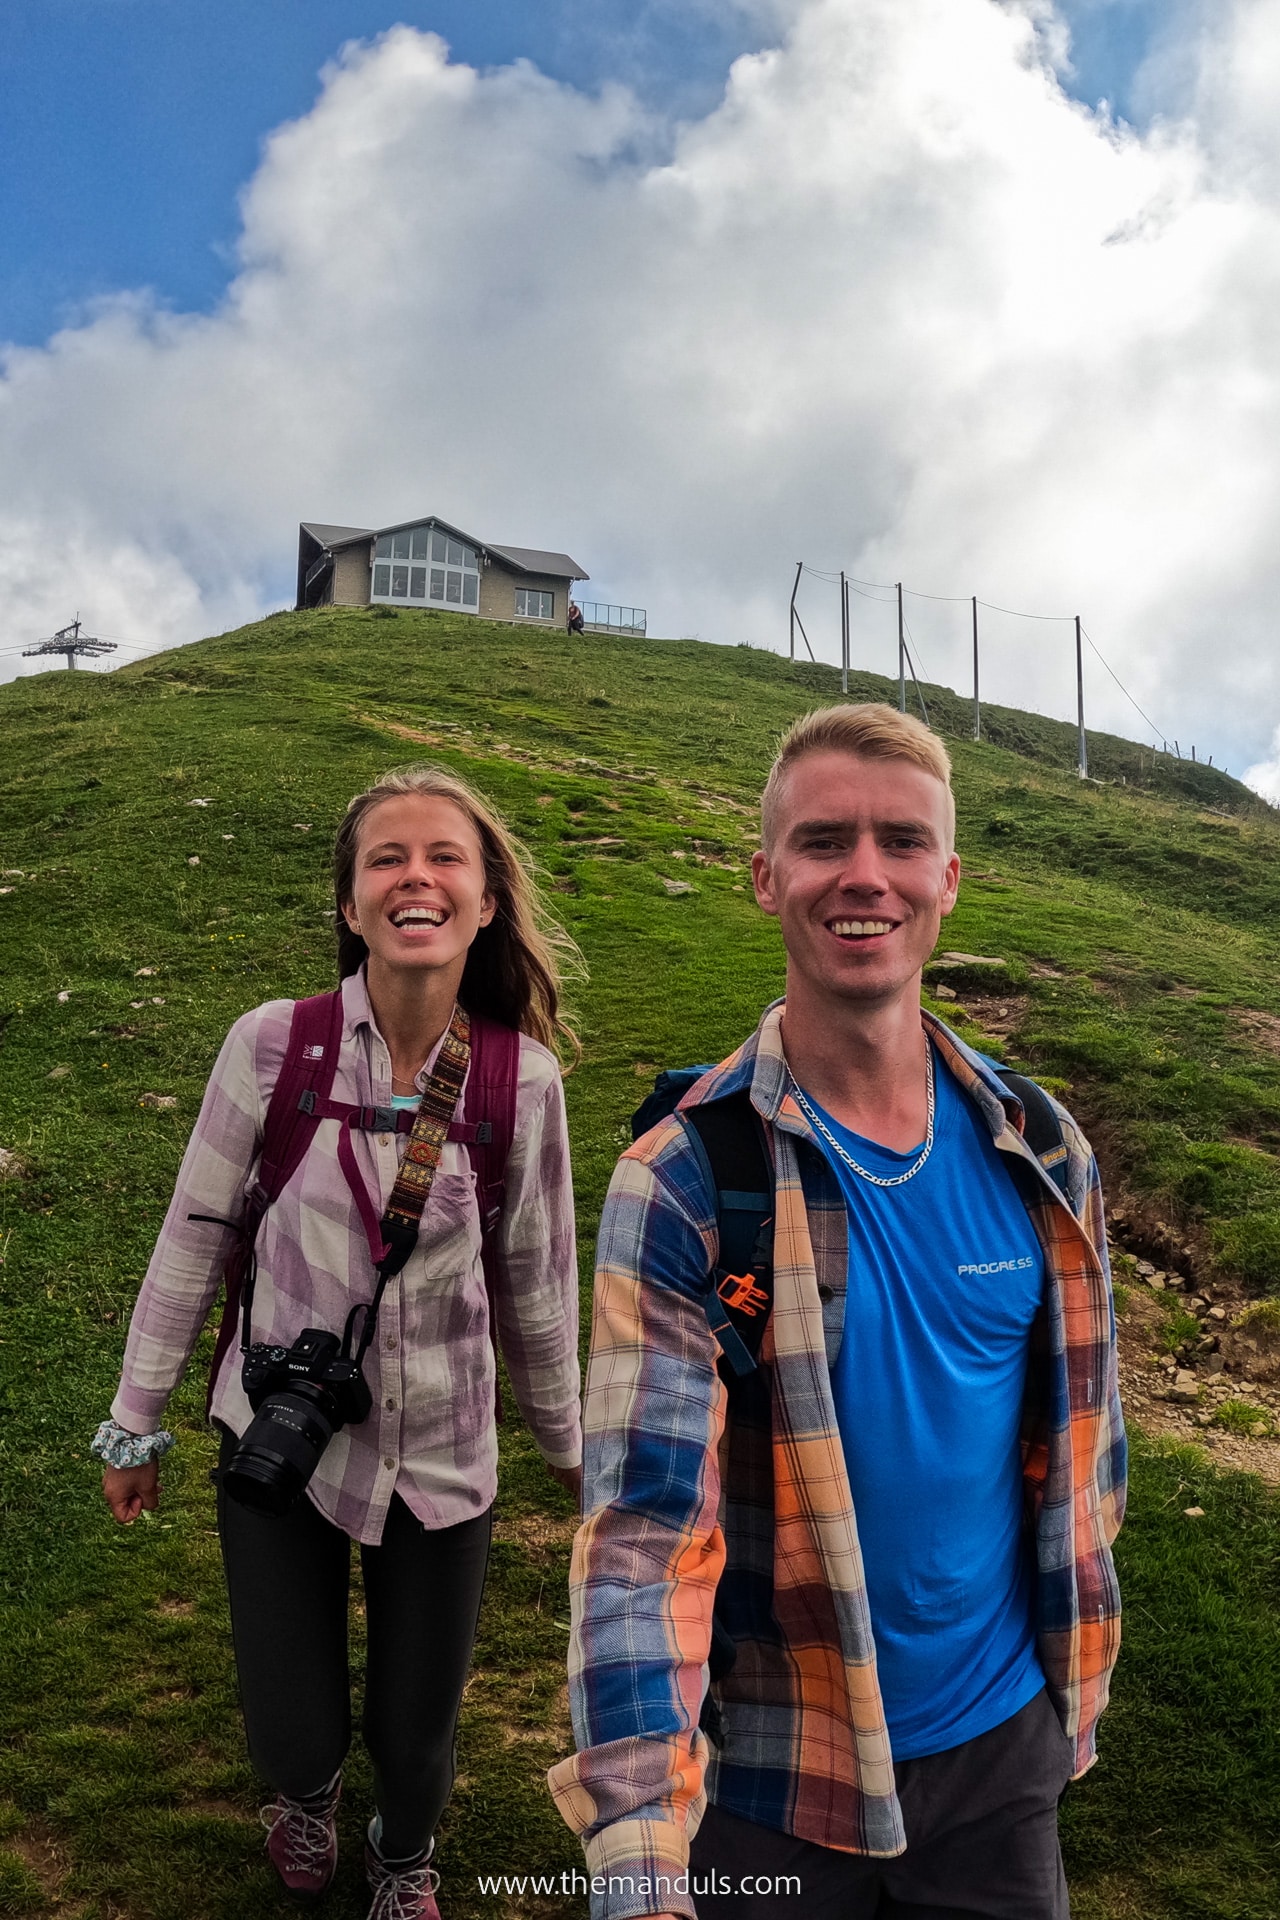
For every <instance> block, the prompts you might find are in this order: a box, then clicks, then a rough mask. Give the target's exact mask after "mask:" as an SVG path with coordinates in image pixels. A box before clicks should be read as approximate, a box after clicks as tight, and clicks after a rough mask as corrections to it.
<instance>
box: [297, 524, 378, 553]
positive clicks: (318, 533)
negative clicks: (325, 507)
mask: <svg viewBox="0 0 1280 1920" xmlns="http://www.w3.org/2000/svg"><path fill="white" fill-rule="evenodd" d="M301 527H302V531H303V533H309V534H310V535H311V538H312V539H313V540H318V541H319V542H320V545H321V546H322V547H346V546H350V544H351V542H352V541H353V540H370V539H372V538H373V535H374V533H375V531H376V529H375V528H373V527H331V526H328V525H326V523H325V522H324V521H323V520H304V521H302V522H301Z"/></svg>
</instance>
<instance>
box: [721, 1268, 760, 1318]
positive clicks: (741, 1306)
mask: <svg viewBox="0 0 1280 1920" xmlns="http://www.w3.org/2000/svg"><path fill="white" fill-rule="evenodd" d="M716 1292H717V1293H718V1294H719V1295H720V1298H721V1299H722V1300H723V1301H724V1304H725V1305H726V1307H736V1308H737V1309H738V1311H739V1312H740V1313H746V1314H750V1316H751V1318H752V1319H753V1320H754V1318H755V1316H756V1315H757V1313H759V1311H760V1309H761V1307H763V1306H767V1305H768V1301H769V1296H768V1294H767V1293H765V1292H764V1290H763V1288H761V1287H758V1286H757V1285H756V1283H755V1281H754V1279H753V1278H752V1276H751V1275H750V1274H749V1273H727V1274H726V1275H725V1277H724V1279H723V1280H722V1281H721V1282H720V1285H719V1286H718V1287H717V1288H716Z"/></svg>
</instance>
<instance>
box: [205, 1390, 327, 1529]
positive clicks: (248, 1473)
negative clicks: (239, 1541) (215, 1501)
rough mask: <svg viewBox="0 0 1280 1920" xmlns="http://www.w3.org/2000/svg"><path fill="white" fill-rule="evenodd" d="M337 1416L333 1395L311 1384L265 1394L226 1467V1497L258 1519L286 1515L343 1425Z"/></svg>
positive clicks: (224, 1476) (224, 1481) (223, 1479)
mask: <svg viewBox="0 0 1280 1920" xmlns="http://www.w3.org/2000/svg"><path fill="white" fill-rule="evenodd" d="M336 1414H337V1409H336V1407H335V1406H334V1404H333V1397H332V1395H331V1394H329V1393H328V1392H326V1390H325V1389H324V1387H322V1386H319V1385H317V1384H316V1382H314V1381H311V1380H301V1381H299V1382H298V1384H297V1385H296V1386H289V1387H282V1388H281V1389H280V1390H279V1392H277V1393H273V1394H270V1395H269V1396H268V1397H267V1399H265V1400H264V1401H263V1403H262V1405H261V1406H260V1407H259V1409H258V1411H257V1413H256V1414H255V1415H254V1417H253V1420H252V1421H251V1423H250V1425H249V1427H248V1429H247V1431H246V1433H245V1435H244V1438H243V1439H242V1440H241V1442H240V1444H239V1446H238V1447H237V1448H236V1450H235V1452H234V1453H233V1454H232V1456H231V1458H230V1460H229V1461H228V1462H227V1465H226V1468H225V1470H224V1472H223V1476H222V1483H223V1485H224V1486H225V1488H226V1490H227V1492H228V1493H229V1494H231V1495H232V1497H233V1498H234V1499H236V1500H238V1501H239V1502H240V1503H241V1505H242V1506H246V1507H254V1508H256V1509H257V1511H258V1512H259V1513H274V1514H281V1513H287V1512H288V1510H289V1508H290V1507H291V1506H292V1505H293V1503H294V1501H295V1500H296V1499H297V1498H298V1495H299V1494H300V1493H301V1492H302V1490H303V1488H304V1487H305V1486H306V1484H307V1482H308V1480H309V1479H310V1478H311V1476H312V1474H313V1473H314V1472H315V1467H316V1462H317V1460H319V1458H320V1455H321V1454H322V1453H323V1452H324V1450H325V1448H326V1447H327V1446H328V1444H329V1442H330V1440H331V1439H332V1438H333V1435H334V1432H335V1430H336V1429H337V1428H338V1427H339V1426H341V1425H342V1420H341V1417H340V1416H339V1417H337V1418H335V1415H336Z"/></svg>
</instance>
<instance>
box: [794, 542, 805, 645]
mask: <svg viewBox="0 0 1280 1920" xmlns="http://www.w3.org/2000/svg"><path fill="white" fill-rule="evenodd" d="M803 572H804V561H803V560H797V561H796V578H795V585H794V586H793V587H792V589H791V658H792V659H793V660H794V659H795V657H796V595H797V594H798V593H799V591H800V575H801V574H802V573H803Z"/></svg>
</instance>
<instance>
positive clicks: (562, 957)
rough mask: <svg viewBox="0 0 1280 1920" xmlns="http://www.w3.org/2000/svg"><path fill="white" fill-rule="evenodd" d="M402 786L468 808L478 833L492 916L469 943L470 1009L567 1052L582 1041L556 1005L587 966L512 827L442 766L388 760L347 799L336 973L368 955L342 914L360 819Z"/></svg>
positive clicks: (337, 851)
mask: <svg viewBox="0 0 1280 1920" xmlns="http://www.w3.org/2000/svg"><path fill="white" fill-rule="evenodd" d="M400 794H420V795H421V796H422V797H423V798H424V799H430V800H450V801H452V802H453V804H454V806H455V807H457V808H458V810H459V811H460V812H461V813H463V814H465V815H466V818H467V819H468V820H469V821H470V822H471V825H472V827H473V828H474V829H475V832H476V836H477V838H478V839H479V841H480V848H481V853H482V856H483V860H484V883H485V889H486V891H487V892H488V894H489V895H490V897H491V899H492V900H493V902H494V909H495V910H494V915H493V919H492V920H491V921H490V922H489V924H488V926H487V927H481V928H480V931H479V932H478V933H477V934H476V937H475V939H474V940H473V941H472V943H471V947H470V949H469V951H468V953H467V963H466V967H465V969H464V971H463V975H462V985H461V988H460V989H459V996H458V997H459V998H460V1000H461V1001H462V1004H463V1005H464V1006H465V1007H466V1009H467V1011H468V1012H469V1013H483V1014H487V1015H488V1016H489V1017H490V1019H493V1020H497V1021H500V1022H501V1023H502V1025H503V1026H508V1027H515V1028H516V1029H517V1030H518V1031H519V1032H520V1033H527V1034H529V1035H530V1036H531V1038H533V1039H534V1040H540V1041H541V1042H542V1044H543V1046H544V1047H553V1048H554V1047H555V1046H556V1045H557V1042H563V1043H567V1046H568V1048H569V1051H570V1053H571V1055H572V1056H573V1058H575V1059H576V1058H577V1056H578V1055H579V1054H580V1053H581V1051H582V1049H581V1046H580V1045H579V1042H578V1037H577V1035H576V1034H575V1033H574V1031H573V1029H572V1027H571V1026H569V1025H568V1023H567V1022H566V1021H565V1019H564V1018H563V1016H562V1014H561V1011H560V1000H561V993H562V990H563V986H564V980H565V976H566V975H567V974H574V975H576V976H578V977H580V978H584V977H585V975H586V964H585V962H584V960H583V958H582V953H581V951H580V949H579V947H578V945H577V942H576V941H575V940H574V939H573V938H572V936H571V935H570V934H568V933H566V931H565V930H564V928H563V927H561V926H560V925H559V924H558V923H557V922H556V921H555V920H553V919H552V917H551V915H550V913H549V912H548V911H547V908H546V904H545V902H544V901H543V898H542V895H541V893H540V892H539V890H538V886H537V883H536V882H535V880H534V878H533V870H532V862H531V860H530V858H529V855H528V853H527V852H526V851H525V849H524V848H523V847H522V846H521V845H520V842H519V841H518V840H517V839H516V838H515V836H514V834H513V833H512V832H511V831H510V829H509V828H508V827H507V825H506V823H505V822H504V821H503V820H502V819H501V818H500V816H499V815H498V814H497V813H495V812H494V810H493V808H492V807H491V806H490V805H489V803H488V801H487V800H485V799H484V798H483V797H482V796H481V795H480V794H479V793H477V792H476V790H475V788H474V787H472V786H470V785H468V783H467V782H466V781H465V780H463V779H460V778H459V776H458V775H457V774H456V773H450V772H449V771H448V770H447V768H445V767H433V766H428V765H424V764H418V765H414V766H408V767H392V768H391V770H390V772H388V773H384V774H383V775H382V776H381V778H379V779H377V780H375V781H374V783H373V785H372V786H371V787H369V788H367V789H366V790H365V792H364V793H358V794H357V795H356V796H355V799H354V800H352V802H351V804H350V805H349V806H348V808H347V811H346V814H345V816H344V818H343V820H342V824H341V825H340V826H339V828H338V832H337V836H336V838H335V840H334V843H333V887H334V893H335V895H336V898H337V906H338V919H337V929H338V977H339V979H341V980H345V979H346V977H347V975H348V974H352V973H356V972H358V970H359V969H360V967H361V966H362V965H363V964H364V962H365V960H366V959H367V958H368V953H369V949H368V948H367V947H366V945H365V943H364V941H363V940H362V939H361V938H360V935H359V934H358V933H353V932H352V930H351V928H350V927H349V926H348V925H347V922H346V919H345V917H344V915H343V911H342V909H343V907H344V906H345V905H346V904H347V903H348V902H349V901H350V900H351V897H352V893H353V891H354V885H355V867H356V855H357V852H358V849H359V839H360V827H361V824H362V822H363V820H364V817H365V815H366V814H367V813H368V812H369V811H370V809H371V808H373V807H376V806H377V805H378V802H379V801H380V800H389V799H393V798H395V797H396V796H398V795H400Z"/></svg>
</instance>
